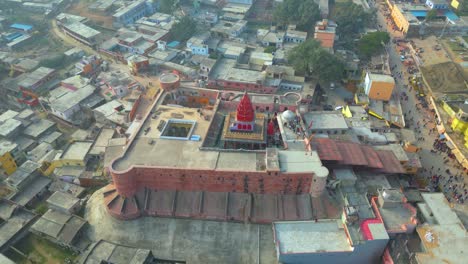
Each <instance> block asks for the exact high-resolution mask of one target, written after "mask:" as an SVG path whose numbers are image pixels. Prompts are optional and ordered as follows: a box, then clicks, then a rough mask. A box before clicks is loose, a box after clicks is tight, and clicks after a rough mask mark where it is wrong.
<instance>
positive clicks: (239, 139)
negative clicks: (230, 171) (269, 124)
mask: <svg viewBox="0 0 468 264" xmlns="http://www.w3.org/2000/svg"><path fill="white" fill-rule="evenodd" d="M265 126H266V120H265V114H263V113H255V110H254V108H253V105H252V102H251V101H250V97H249V95H248V94H247V92H245V93H244V95H243V96H242V99H241V100H240V102H239V104H238V105H237V110H236V112H230V113H229V114H228V115H227V116H226V119H225V121H224V128H223V136H222V138H221V140H222V141H223V147H224V148H227V149H252V150H253V149H265V147H266V143H267V130H266V129H265Z"/></svg>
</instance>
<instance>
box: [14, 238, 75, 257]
mask: <svg viewBox="0 0 468 264" xmlns="http://www.w3.org/2000/svg"><path fill="white" fill-rule="evenodd" d="M15 248H16V249H18V250H19V251H20V252H22V253H23V254H24V256H22V255H21V254H19V253H18V252H16V251H14V250H11V249H10V250H9V251H7V254H6V255H7V256H8V257H9V258H11V259H12V260H13V261H15V263H18V264H33V263H44V264H60V263H67V261H70V262H72V261H73V260H74V259H75V258H76V255H74V254H73V253H72V252H71V251H69V250H66V249H64V248H61V247H59V246H57V245H55V244H53V243H52V242H50V241H48V240H45V239H43V238H40V237H38V236H36V235H33V234H29V235H27V236H26V237H25V238H23V239H22V240H20V241H19V242H18V243H16V245H15Z"/></svg>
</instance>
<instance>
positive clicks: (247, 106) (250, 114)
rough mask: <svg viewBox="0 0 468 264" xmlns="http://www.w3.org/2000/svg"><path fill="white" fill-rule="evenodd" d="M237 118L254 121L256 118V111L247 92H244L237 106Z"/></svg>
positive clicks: (242, 120)
mask: <svg viewBox="0 0 468 264" xmlns="http://www.w3.org/2000/svg"><path fill="white" fill-rule="evenodd" d="M236 120H237V121H240V122H253V121H254V120H255V111H254V108H253V106H252V102H251V101H250V97H249V95H248V94H247V92H245V93H244V96H242V99H241V100H240V102H239V105H238V106H237V115H236Z"/></svg>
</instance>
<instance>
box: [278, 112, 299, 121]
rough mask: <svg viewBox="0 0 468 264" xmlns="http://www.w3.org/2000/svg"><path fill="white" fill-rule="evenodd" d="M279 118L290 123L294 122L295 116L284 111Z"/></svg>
mask: <svg viewBox="0 0 468 264" xmlns="http://www.w3.org/2000/svg"><path fill="white" fill-rule="evenodd" d="M281 117H282V118H283V119H284V120H286V121H288V122H291V121H294V119H296V114H295V113H294V112H293V111H291V110H286V111H284V112H283V113H282V114H281Z"/></svg>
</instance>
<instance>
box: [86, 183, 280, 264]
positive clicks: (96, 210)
mask: <svg viewBox="0 0 468 264" xmlns="http://www.w3.org/2000/svg"><path fill="white" fill-rule="evenodd" d="M85 218H86V219H87V220H88V221H89V224H90V228H89V231H88V236H89V238H90V239H91V240H93V241H98V240H99V239H105V240H109V241H114V242H116V243H121V244H125V245H129V246H134V247H140V248H147V249H151V250H153V254H154V255H155V256H156V257H159V258H164V259H175V260H185V261H187V263H191V264H193V263H200V264H201V263H204V264H208V263H226V264H227V263H274V262H275V250H274V244H273V232H272V229H271V225H256V224H239V223H228V222H216V221H203V220H191V219H175V218H159V217H142V218H139V219H136V220H132V221H120V220H117V219H115V218H113V217H112V216H110V215H109V214H108V213H107V211H106V209H105V206H104V202H103V195H102V190H99V191H97V192H95V193H94V194H93V195H92V197H91V198H90V200H89V202H88V205H87V207H86V212H85Z"/></svg>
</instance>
